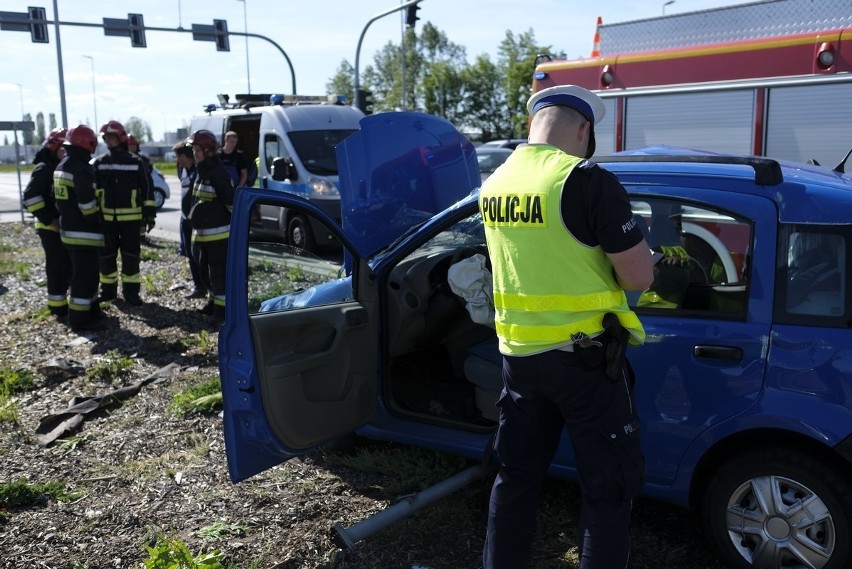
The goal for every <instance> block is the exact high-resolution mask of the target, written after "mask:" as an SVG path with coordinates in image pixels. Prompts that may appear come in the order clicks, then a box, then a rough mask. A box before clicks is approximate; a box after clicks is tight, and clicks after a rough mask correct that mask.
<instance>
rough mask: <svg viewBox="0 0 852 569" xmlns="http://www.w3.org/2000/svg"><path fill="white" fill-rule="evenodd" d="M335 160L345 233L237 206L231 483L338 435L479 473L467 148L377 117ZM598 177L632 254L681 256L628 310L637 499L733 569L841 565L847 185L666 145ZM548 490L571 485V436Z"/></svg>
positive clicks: (231, 313)
mask: <svg viewBox="0 0 852 569" xmlns="http://www.w3.org/2000/svg"><path fill="white" fill-rule="evenodd" d="M368 141H369V142H368ZM337 154H338V161H339V164H340V173H341V174H340V182H341V184H340V186H341V200H342V212H343V224H342V227H341V226H338V225H337V224H336V223H335V222H334V220H333V219H332V218H331V217H330V216H328V215H327V214H325V213H324V212H322V211H321V210H320V209H319V208H317V207H315V206H314V205H312V204H311V203H309V202H307V201H305V200H301V199H299V198H297V197H295V196H288V195H285V194H281V193H276V192H271V191H265V190H257V189H253V190H251V191H247V190H244V189H241V190H238V191H237V196H236V199H235V203H234V218H233V221H232V226H231V238H230V244H229V246H230V250H229V253H228V255H229V273H228V295H229V299H228V313H227V317H226V323H225V325H224V327H223V328H222V330H221V332H220V336H219V350H220V367H221V369H220V371H221V378H222V390H223V395H224V431H225V442H226V451H227V460H228V468H229V472H230V476H231V479H232V480H233V481H234V482H238V481H240V480H244V479H246V478H248V477H250V476H252V475H254V474H257V473H258V472H261V471H263V470H265V469H267V468H270V467H272V466H273V465H275V464H278V463H280V462H282V461H285V460H287V459H289V458H291V457H294V456H297V455H300V454H302V453H305V452H307V451H309V450H310V449H312V448H314V447H315V446H316V445H319V444H321V443H322V442H324V441H327V440H330V439H333V438H335V437H340V436H343V435H345V434H347V433H350V432H353V431H354V432H356V433H358V434H360V435H362V436H365V437H370V438H375V439H381V440H390V441H397V442H400V443H404V444H411V445H416V446H420V447H426V448H429V449H435V450H438V451H444V452H450V453H455V454H458V455H462V456H465V457H469V458H471V459H481V458H482V457H483V456H484V455H485V454H486V452H487V450H486V449H487V448H488V446H489V444H490V440H491V436H492V435H493V433H494V430H495V428H496V419H497V410H496V408H495V402H496V400H497V398H498V396H499V392H500V388H501V385H502V382H501V377H500V356H499V354H498V353H497V349H496V341H495V333H494V329H493V327H492V326H490V325H489V322H488V321H487V318H485V319H483V318H482V315H481V313H480V314H475V313H474V310H473V309H474V308H477V307H476V306H474V304H475V302H474V301H473V300H471V299H472V297H470V296H468V295H467V294H465V291H464V287H461V288H460V287H459V286H458V285H459V282H457V280H456V278H455V277H456V276H458V270H459V269H460V268H461V267H465V268H466V271H465V274H466V276H467V277H471V276H473V277H475V278H473V279H470V278H468V279H467V280H468V281H469V282H473V283H474V287H473V288H474V289H475V288H476V286H479V287H484V286H488V284H487V283H488V280H487V278H488V275H487V273H486V272H485V271H484V270H482V267H483V266H484V267H486V268H487V262H485V260H484V259H485V256H486V248H485V237H484V232H483V227H482V223H481V218H480V215H479V204H478V203H477V201H478V192H477V191H476V190H475V188H476V186H478V185H479V180H478V175H479V172H478V169H477V165H476V154H475V152H474V150H473V149H472V148H471V147H470V145H469V144H467V142H466V141H465V140H464V138H463V137H462V136H460V135H458V134H457V133H456V132H455V129H454V128H453V127H452V125H450V124H449V123H447V122H445V121H443V120H442V119H438V118H435V117H430V116H427V115H421V114H416V113H398V114H389V113H383V114H381V115H373V116H370V117H367V118H365V119H363V120H362V121H361V128H360V130H359V131H358V132H356V133H355V134H353V135H352V136H350V137H349V138H347V139H346V140H344V141H343V142H342V143H341V144H340V146H339V147H338V150H337ZM601 162H602V163H603V164H604V165H605V167H606V168H607V169H609V170H611V171H612V172H614V173H615V174H616V175H617V176H618V178H619V179H620V180H621V182H622V184H624V186H625V187H626V188H627V190H628V192H629V194H630V197H631V200H632V203H633V207H634V212H635V214H636V220H637V222H638V223H641V224H642V227H643V228H644V230H645V231H646V235H647V239H648V243H649V245H650V246H651V247H654V248H655V249H656V250H668V251H671V250H674V249H671V247H674V248H678V247H679V248H680V249H678V250H681V249H682V250H683V251H688V252H690V253H689V255H690V256H691V258H689V259H688V260H686V261H684V262H683V263H680V264H676V265H672V266H671V267H668V266H666V267H665V268H664V267H663V266H660V269H659V271H658V274H657V279H656V280H655V282H654V284H653V285H652V286H651V288H650V289H649V290H647V291H644V292H642V293H641V294H640V293H635V294H630V295H629V299H630V303H631V305H632V306H634V307H635V310H636V312H637V313H638V314H639V316H640V318H641V320H642V322H643V324H644V326H645V329H646V331H647V341H646V342H645V345H644V346H642V347H638V348H636V347H631V348H630V350H629V353H628V356H629V358H630V360H631V362H632V364H633V366H634V368H635V370H636V375H637V377H638V384H637V390H636V397H637V405H638V406H639V414H640V416H641V418H642V422H643V428H642V440H643V448H644V453H645V457H646V463H647V478H646V485H645V489H644V492H645V494H646V495H647V496H650V497H653V498H658V499H662V500H666V501H670V502H673V503H675V504H679V505H681V506H683V507H688V508H693V509H694V510H695V511H696V512H697V513H698V515H699V516H700V519H701V521H702V522H703V525H704V527H705V529H706V532H707V536H708V539H709V540H710V541H711V542H712V543H713V544H714V545H715V547H716V548H717V549H718V552H719V555H720V556H721V558H722V559H723V560H724V561H725V563H726V564H727V565H728V566H730V567H752V566H754V567H763V568H767V567H769V568H781V567H784V568H788V567H796V568H804V567H809V568H817V569H839V568H841V567H848V566H850V564H852V556H850V540H849V536H850V535H852V527H850V523H852V521H851V520H852V325H851V324H850V323H852V286H849V283H850V278H852V254H850V249H852V220H851V218H850V215H849V212H850V211H852V177H850V176H849V175H846V174H843V173H841V172H838V171H832V170H829V169H826V168H821V167H818V166H813V165H811V166H808V165H803V164H786V163H778V162H776V161H774V160H771V159H766V158H755V157H735V156H724V155H716V154H711V153H703V152H698V151H690V150H684V149H674V148H666V147H651V148H646V149H641V150H637V151H632V152H627V153H624V154H621V155H616V156H614V157H610V158H602V159H601ZM258 203H265V204H276V205H281V206H286V207H287V208H290V209H294V210H298V211H300V212H301V213H303V214H304V215H306V216H310V217H311V218H313V219H316V220H318V221H320V222H322V223H323V224H324V225H326V226H327V227H328V230H329V231H331V232H332V233H333V234H334V236H335V238H336V239H337V240H338V241H339V242H340V243H341V244H342V245H343V247H344V249H345V251H346V253H345V256H344V262H343V265H342V267H341V266H336V265H330V264H329V263H327V262H324V261H322V260H320V259H313V258H309V257H308V256H306V255H304V252H303V251H301V250H295V249H292V248H288V247H286V246H283V245H277V246H276V245H272V244H266V243H260V242H256V241H251V240H250V232H249V221H250V220H249V212H251V210H252V208H253V207H254V206H255V205H256V204H258ZM664 246H665V247H669V248H670V249H663V247H664ZM477 267H479V271H480V272H479V273H477V272H476V268H477ZM471 268H473V269H474V271H473V274H471V271H470V269H471ZM460 291H461V292H460ZM467 292H470V289H467ZM465 297H466V298H468V300H470V302H467V301H465V300H464V298H465ZM478 308H482V307H481V306H480V307H478ZM551 473H552V474H553V475H555V476H557V477H562V478H566V479H573V478H574V477H575V475H576V472H575V462H574V455H573V452H572V449H571V445H570V442H569V439H568V437H567V434H566V435H564V436H563V440H562V443H561V445H560V447H559V449H558V451H557V454H556V456H555V458H554V461H553V464H552V467H551Z"/></svg>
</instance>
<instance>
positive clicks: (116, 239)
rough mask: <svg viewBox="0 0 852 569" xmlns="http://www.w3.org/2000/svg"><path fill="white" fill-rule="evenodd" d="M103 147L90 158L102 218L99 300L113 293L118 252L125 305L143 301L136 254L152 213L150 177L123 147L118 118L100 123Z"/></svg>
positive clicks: (124, 137)
mask: <svg viewBox="0 0 852 569" xmlns="http://www.w3.org/2000/svg"><path fill="white" fill-rule="evenodd" d="M101 136H102V137H103V140H104V143H105V144H106V145H107V148H108V151H107V152H106V153H104V154H101V155H100V156H98V157H97V158H96V159H95V161H94V169H95V179H96V183H97V190H98V195H99V197H100V201H101V211H102V212H103V218H104V231H105V234H106V246H105V247H104V248H103V250H102V251H101V256H100V282H101V297H100V300H101V301H111V300H115V298H116V295H117V292H118V280H119V275H118V253H119V251H121V292H122V296H123V297H124V300H125V301H127V303H128V304H132V305H134V306H140V305H142V304H143V302H142V298H141V297H140V296H139V289H140V285H141V275H140V272H139V255H140V252H141V248H142V234H143V233H144V227H145V224H147V223H149V220H150V224H151V225H153V220H154V219H155V217H156V215H157V213H156V212H157V208H156V205H155V203H154V195H153V191H152V188H151V176H150V174H149V173H148V170H147V167H146V166H145V164H144V163H143V162H142V160H141V159H140V158H139V157H138V156H136V155H135V154H132V153H131V152H130V151H129V150H128V147H127V139H128V135H127V132H126V131H125V130H124V126H123V125H122V124H121V123H120V122H118V121H109V122H108V123H106V124H104V125H103V126H102V127H101Z"/></svg>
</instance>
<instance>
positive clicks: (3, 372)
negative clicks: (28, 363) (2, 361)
mask: <svg viewBox="0 0 852 569" xmlns="http://www.w3.org/2000/svg"><path fill="white" fill-rule="evenodd" d="M35 387H36V383H35V378H34V377H33V372H31V371H30V370H27V369H11V368H7V367H4V368H0V397H3V396H5V397H9V396H10V395H12V394H14V393H20V392H22V391H31V390H33V389H35Z"/></svg>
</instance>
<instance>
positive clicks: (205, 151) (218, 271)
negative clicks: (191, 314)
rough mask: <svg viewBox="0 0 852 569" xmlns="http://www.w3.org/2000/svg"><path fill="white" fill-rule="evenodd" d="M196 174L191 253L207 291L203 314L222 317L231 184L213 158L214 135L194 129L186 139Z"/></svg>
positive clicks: (232, 190)
mask: <svg viewBox="0 0 852 569" xmlns="http://www.w3.org/2000/svg"><path fill="white" fill-rule="evenodd" d="M188 142H189V143H190V144H191V145H192V155H193V157H194V158H195V166H196V168H197V169H198V174H197V176H196V178H195V184H194V185H193V188H192V208H191V209H190V212H189V220H190V223H191V224H192V254H193V256H194V257H195V261H196V262H197V263H198V266H199V269H200V272H201V278H202V279H203V280H204V285H205V288H206V289H207V290H208V291H209V295H210V296H209V300H208V302H207V304H206V305H205V306H204V307H203V308H202V309H201V312H202V313H204V314H213V315H215V316H217V317H220V318H221V317H224V315H225V266H226V263H227V254H228V237H229V235H230V224H231V208H232V206H233V203H234V184H233V182H232V181H231V177H230V176H229V175H228V171H227V170H226V169H225V167H224V166H223V165H222V162H221V161H220V160H219V156H218V155H217V141H216V135H214V134H213V133H212V132H210V131H209V130H197V131H195V132H193V133H192V135H191V136H190V137H189V139H188Z"/></svg>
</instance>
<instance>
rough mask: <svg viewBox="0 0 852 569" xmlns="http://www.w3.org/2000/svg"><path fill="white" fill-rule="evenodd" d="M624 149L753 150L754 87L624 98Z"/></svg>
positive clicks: (735, 151) (744, 151)
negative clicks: (668, 146) (675, 147)
mask: <svg viewBox="0 0 852 569" xmlns="http://www.w3.org/2000/svg"><path fill="white" fill-rule="evenodd" d="M626 105H627V107H626V116H627V121H626V132H627V135H626V137H625V141H624V143H625V149H627V150H629V149H632V148H639V147H642V146H647V145H650V144H667V145H671V146H684V147H687V148H700V149H702V150H715V151H719V152H728V153H733V154H750V153H751V143H752V138H753V137H752V134H751V133H752V125H753V123H754V121H753V120H752V116H753V113H754V93H753V92H752V91H750V90H737V91H714V92H709V93H674V94H664V95H648V96H641V97H640V96H633V97H629V98H628V99H627V101H626Z"/></svg>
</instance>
